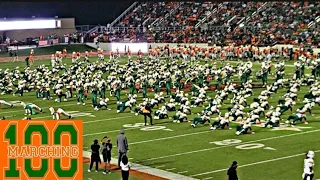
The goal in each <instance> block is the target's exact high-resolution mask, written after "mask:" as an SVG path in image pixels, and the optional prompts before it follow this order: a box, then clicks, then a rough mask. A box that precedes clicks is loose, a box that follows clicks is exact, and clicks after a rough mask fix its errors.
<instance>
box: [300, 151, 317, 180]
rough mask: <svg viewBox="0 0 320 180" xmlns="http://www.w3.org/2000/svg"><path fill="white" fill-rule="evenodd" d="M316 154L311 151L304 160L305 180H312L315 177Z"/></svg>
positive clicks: (303, 175) (303, 176)
mask: <svg viewBox="0 0 320 180" xmlns="http://www.w3.org/2000/svg"><path fill="white" fill-rule="evenodd" d="M313 158H314V152H313V151H309V152H308V153H307V154H306V158H305V159H304V167H303V174H302V178H303V180H312V179H313V177H314V171H313V168H314V160H313Z"/></svg>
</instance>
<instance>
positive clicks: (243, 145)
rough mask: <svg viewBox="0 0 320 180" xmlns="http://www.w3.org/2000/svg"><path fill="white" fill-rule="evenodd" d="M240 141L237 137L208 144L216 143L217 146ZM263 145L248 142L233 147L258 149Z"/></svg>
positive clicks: (268, 148) (267, 148)
mask: <svg viewBox="0 0 320 180" xmlns="http://www.w3.org/2000/svg"><path fill="white" fill-rule="evenodd" d="M241 142H242V141H241V140H239V139H226V140H223V141H214V142H210V144H216V145H218V146H226V145H230V144H239V143H241ZM264 146H265V145H264V144H261V143H250V144H241V145H238V146H236V147H235V148H237V149H259V148H263V147H264ZM264 149H266V150H275V149H274V148H270V147H265V148H264Z"/></svg>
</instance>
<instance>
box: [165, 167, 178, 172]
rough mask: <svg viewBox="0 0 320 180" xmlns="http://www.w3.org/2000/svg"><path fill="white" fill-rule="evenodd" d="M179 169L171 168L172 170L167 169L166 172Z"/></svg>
mask: <svg viewBox="0 0 320 180" xmlns="http://www.w3.org/2000/svg"><path fill="white" fill-rule="evenodd" d="M175 169H177V168H170V169H166V171H172V170H175Z"/></svg>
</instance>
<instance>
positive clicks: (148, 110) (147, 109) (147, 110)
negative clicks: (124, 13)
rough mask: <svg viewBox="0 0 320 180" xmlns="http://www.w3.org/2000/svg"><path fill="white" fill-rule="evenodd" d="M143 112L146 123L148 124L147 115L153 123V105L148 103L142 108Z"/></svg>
mask: <svg viewBox="0 0 320 180" xmlns="http://www.w3.org/2000/svg"><path fill="white" fill-rule="evenodd" d="M141 111H142V114H143V116H144V125H145V126H146V125H147V117H149V118H150V125H153V124H152V115H151V113H152V110H151V105H150V104H149V103H148V104H146V105H145V106H144V107H142V108H141Z"/></svg>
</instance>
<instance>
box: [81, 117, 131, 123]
mask: <svg viewBox="0 0 320 180" xmlns="http://www.w3.org/2000/svg"><path fill="white" fill-rule="evenodd" d="M129 117H133V116H122V117H115V118H108V119H99V120H92V121H83V124H87V123H95V122H100V121H110V120H114V119H125V118H129Z"/></svg>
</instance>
